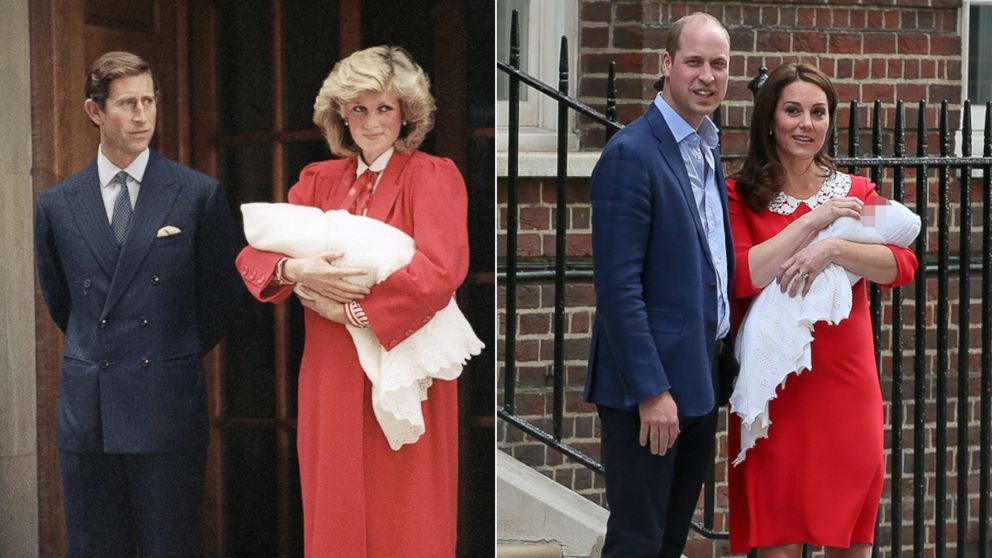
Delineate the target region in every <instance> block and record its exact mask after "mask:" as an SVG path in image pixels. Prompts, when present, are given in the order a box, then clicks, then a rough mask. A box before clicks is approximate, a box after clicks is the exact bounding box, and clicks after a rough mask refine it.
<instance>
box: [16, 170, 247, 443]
mask: <svg viewBox="0 0 992 558" xmlns="http://www.w3.org/2000/svg"><path fill="white" fill-rule="evenodd" d="M165 226H172V227H175V228H177V229H179V230H180V232H179V233H178V234H173V235H171V236H164V237H159V236H158V234H157V233H158V231H159V230H160V229H161V228H162V227H165ZM35 245H36V253H37V259H38V276H39V280H40V282H41V289H42V293H43V294H44V298H45V302H46V303H47V304H48V308H49V311H50V313H51V315H52V318H53V319H54V320H55V323H56V324H57V325H58V326H59V328H60V329H61V330H62V331H63V332H64V333H65V335H66V342H65V351H64V356H63V362H62V377H61V388H60V393H59V403H58V422H57V445H58V447H59V448H61V449H63V450H68V451H72V452H76V453H98V452H106V453H156V452H166V451H178V450H184V449H194V448H197V447H205V446H206V444H207V442H208V438H209V436H208V425H207V404H206V391H205V387H204V381H203V367H202V364H201V358H202V357H203V355H204V354H205V353H206V352H207V351H209V350H210V349H211V348H212V347H213V346H214V345H216V344H217V342H218V341H219V340H220V338H221V337H222V335H223V334H224V331H225V328H226V327H227V325H228V323H229V321H230V319H231V318H232V317H233V315H234V313H235V310H236V308H237V306H238V305H239V303H240V300H241V297H242V293H243V292H244V288H243V286H242V284H241V280H240V277H239V276H238V274H237V272H236V271H235V269H234V258H235V255H236V254H237V250H238V240H237V236H236V230H235V228H234V224H233V221H232V219H231V213H230V209H229V206H228V203H227V199H226V198H225V195H224V191H223V189H222V188H221V187H220V185H219V184H218V183H217V181H215V180H214V179H212V178H210V177H208V176H205V175H203V174H200V173H198V172H196V171H193V170H191V169H188V168H186V167H183V166H182V165H179V164H177V163H174V162H172V161H169V160H167V159H165V158H163V157H161V156H160V155H159V154H157V153H156V152H155V151H152V152H151V153H150V157H149V161H148V166H147V167H146V170H145V174H144V177H143V180H142V184H141V191H140V194H139V196H138V199H137V202H136V204H135V207H134V213H133V216H132V219H131V225H130V230H129V232H128V236H127V238H126V239H125V241H124V243H123V245H122V246H121V247H120V248H118V246H117V242H116V240H115V239H114V235H113V231H112V229H111V227H110V223H109V222H108V220H107V216H106V211H105V208H104V205H103V201H102V199H101V195H100V184H99V177H98V173H97V164H96V161H95V160H94V161H93V162H91V163H90V164H89V165H88V166H87V167H86V168H85V169H83V170H82V171H81V172H79V173H77V174H75V175H73V176H71V177H69V178H68V179H66V180H65V181H63V182H61V183H60V184H58V185H56V186H54V187H53V188H51V189H50V190H48V191H46V192H44V193H43V194H42V195H41V196H40V197H39V199H38V206H37V215H36V222H35Z"/></svg>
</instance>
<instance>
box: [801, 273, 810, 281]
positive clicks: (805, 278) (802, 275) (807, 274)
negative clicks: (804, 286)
mask: <svg viewBox="0 0 992 558" xmlns="http://www.w3.org/2000/svg"><path fill="white" fill-rule="evenodd" d="M799 277H801V278H802V280H803V281H805V280H807V279H809V273H802V274H800V275H799Z"/></svg>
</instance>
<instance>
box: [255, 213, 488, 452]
mask: <svg viewBox="0 0 992 558" xmlns="http://www.w3.org/2000/svg"><path fill="white" fill-rule="evenodd" d="M241 213H242V214H243V215H244V226H245V237H246V238H247V240H248V243H249V244H250V245H251V246H252V247H253V248H257V249H259V250H266V251H270V252H279V253H282V254H286V255H287V256H290V257H293V258H307V257H311V256H315V255H317V254H323V253H325V252H331V251H335V252H342V253H343V254H344V255H343V256H342V257H341V258H340V259H338V260H337V261H336V262H335V265H337V266H339V267H346V268H359V269H364V270H365V271H366V272H368V273H367V274H366V275H361V276H355V277H349V278H347V280H348V281H350V282H352V283H355V284H357V285H361V286H363V287H371V286H372V285H375V284H376V283H380V282H382V281H384V280H385V279H386V278H387V277H389V275H390V274H391V273H393V272H394V271H396V270H397V269H399V268H401V267H403V266H404V265H406V264H407V263H409V262H410V259H411V258H412V257H413V254H414V251H415V246H414V241H413V239H412V238H410V236H409V235H407V234H406V233H404V232H403V231H401V230H399V229H397V228H395V227H393V226H391V225H387V224H386V223H383V222H382V221H378V220H375V219H371V218H369V217H362V216H358V215H352V214H350V213H348V212H347V211H344V210H332V211H327V212H324V211H321V210H320V209H318V208H316V207H310V206H304V205H293V204H287V203H246V204H242V206H241ZM297 295H299V296H303V297H304V298H306V295H305V294H302V293H300V292H299V291H298V292H297ZM346 327H347V328H348V333H350V334H351V338H352V340H353V341H354V342H355V348H356V349H357V351H358V358H359V361H360V362H361V365H362V369H363V370H364V371H365V375H366V376H368V379H369V381H370V382H371V383H372V409H373V410H374V411H375V416H376V419H377V420H378V422H379V426H380V427H381V428H382V431H383V433H384V434H385V435H386V439H387V441H388V442H389V447H390V448H392V449H393V450H399V449H400V447H402V446H403V445H404V444H412V443H414V442H416V441H417V440H418V439H419V438H420V436H422V435H423V434H424V431H425V428H424V417H423V414H422V413H421V409H420V403H421V401H424V400H426V399H427V389H428V388H429V387H430V385H431V382H432V381H433V379H435V378H437V379H439V380H454V379H455V378H457V377H458V376H459V375H460V374H461V372H462V367H463V366H464V365H465V363H466V362H468V359H470V358H471V357H472V356H475V355H478V354H479V353H480V352H481V351H482V349H483V347H484V346H485V345H484V344H483V343H482V341H480V340H479V338H478V337H477V336H476V335H475V332H474V331H472V326H471V325H470V324H469V323H468V320H466V319H465V316H464V315H463V314H462V313H461V310H459V309H458V305H457V304H456V303H455V300H454V298H452V300H451V302H449V303H448V305H447V306H446V307H445V308H444V309H443V310H441V311H440V312H438V313H437V314H435V315H434V317H433V318H432V319H431V320H430V321H429V322H428V323H427V324H425V325H424V326H423V327H422V328H420V329H418V330H417V331H416V332H414V333H413V334H412V335H410V336H409V337H407V338H406V339H405V340H403V341H402V342H401V343H399V344H397V345H396V346H395V347H393V348H392V349H391V350H386V349H385V348H384V347H382V345H381V344H380V343H379V340H378V339H377V338H376V336H375V334H374V333H373V332H372V328H356V327H352V326H351V325H348V326H346Z"/></svg>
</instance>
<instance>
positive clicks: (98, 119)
mask: <svg viewBox="0 0 992 558" xmlns="http://www.w3.org/2000/svg"><path fill="white" fill-rule="evenodd" d="M83 110H85V111H86V116H89V117H90V120H91V121H92V122H93V124H95V125H96V126H101V125H103V112H102V111H101V110H100V105H98V104H96V101H94V100H93V99H86V102H84V103H83Z"/></svg>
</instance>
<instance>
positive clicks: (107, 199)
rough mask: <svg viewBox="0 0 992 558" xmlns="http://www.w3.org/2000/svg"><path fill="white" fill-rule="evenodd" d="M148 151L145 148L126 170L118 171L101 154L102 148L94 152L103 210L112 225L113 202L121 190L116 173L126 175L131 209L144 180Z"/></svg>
mask: <svg viewBox="0 0 992 558" xmlns="http://www.w3.org/2000/svg"><path fill="white" fill-rule="evenodd" d="M148 157H149V151H148V148H147V147H146V148H145V150H144V151H142V152H141V154H140V155H138V157H137V158H135V160H134V161H131V164H130V165H128V166H127V168H123V169H119V168H117V165H115V164H113V163H111V162H110V159H108V158H107V157H106V156H104V154H103V146H101V147H100V149H98V150H97V152H96V170H97V173H98V174H99V176H100V195H101V196H103V208H104V209H106V210H107V222H108V223H112V222H113V219H114V202H115V201H116V200H117V191H118V190H120V189H121V186H120V184H118V183H117V173H119V172H121V171H124V172H126V173H127V193H128V197H130V198H131V208H132V209H134V204H135V203H137V201H138V191H139V190H141V181H142V180H143V179H144V178H145V169H146V168H147V167H148Z"/></svg>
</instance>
